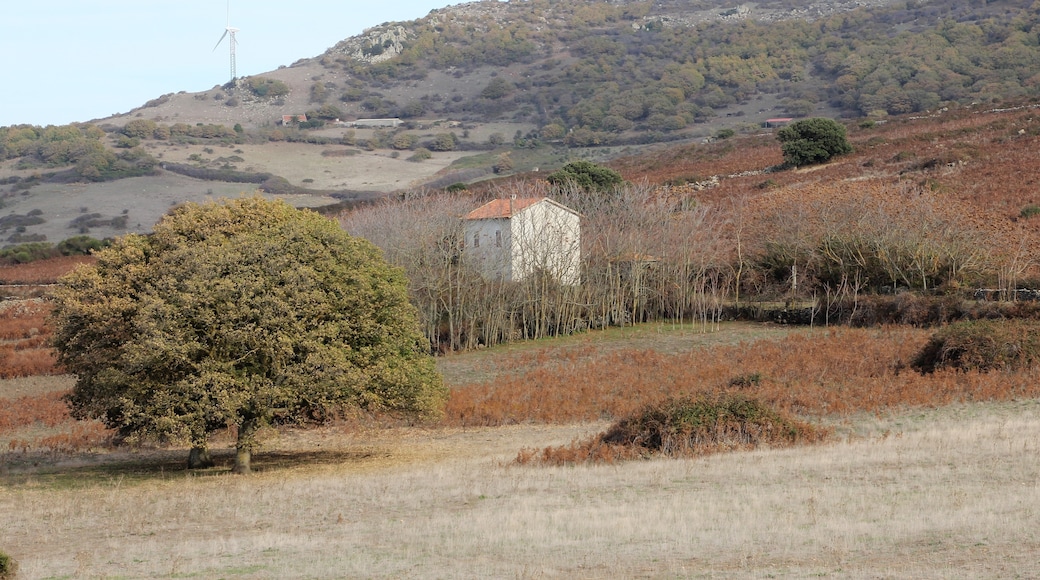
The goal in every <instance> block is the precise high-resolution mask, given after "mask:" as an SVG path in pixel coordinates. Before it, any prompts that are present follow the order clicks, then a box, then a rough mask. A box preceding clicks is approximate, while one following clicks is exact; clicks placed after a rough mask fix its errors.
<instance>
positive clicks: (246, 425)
mask: <svg viewBox="0 0 1040 580" xmlns="http://www.w3.org/2000/svg"><path fill="white" fill-rule="evenodd" d="M259 428H260V422H259V421H258V420H257V419H255V418H252V417H249V418H245V419H242V423H241V424H240V425H239V426H238V441H237V442H236V444H235V466H234V467H233V468H231V473H240V474H247V473H251V472H252V467H251V465H250V462H251V461H252V459H253V447H254V446H255V445H256V442H255V440H254V437H255V436H256V431H257V429H259Z"/></svg>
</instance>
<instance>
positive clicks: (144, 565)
mask: <svg viewBox="0 0 1040 580" xmlns="http://www.w3.org/2000/svg"><path fill="white" fill-rule="evenodd" d="M707 330H708V329H704V328H701V327H698V326H685V327H677V326H673V325H660V324H655V325H642V326H638V327H634V328H627V329H612V330H610V331H606V332H595V333H590V334H587V335H582V336H575V337H569V338H562V339H552V340H546V341H538V342H535V343H527V344H515V345H510V346H507V347H503V348H500V349H491V350H484V351H474V352H470V353H463V354H456V355H452V356H448V357H443V358H441V359H439V361H438V364H439V366H440V368H441V370H442V372H443V373H444V374H445V376H446V379H447V381H448V383H449V384H450V385H451V386H452V399H451V401H450V402H449V408H448V411H447V416H446V417H445V419H444V420H443V421H442V422H441V423H439V424H434V425H426V426H404V425H393V424H389V425H388V424H385V423H378V422H373V421H351V422H346V423H340V424H336V425H330V426H326V427H322V428H320V429H316V430H273V429H272V430H269V431H268V433H267V435H266V436H265V438H264V446H263V449H262V450H261V452H260V453H259V454H258V455H257V456H256V458H255V460H254V468H255V469H256V470H257V473H256V474H255V475H254V476H249V477H239V476H232V475H230V473H229V471H228V470H229V464H230V461H231V459H232V457H231V452H230V450H229V447H230V444H231V441H232V439H231V438H230V437H229V436H228V435H220V436H218V437H217V438H216V440H215V441H214V442H213V447H214V449H215V450H216V459H217V463H218V466H217V467H215V468H213V469H210V470H205V471H198V472H188V471H186V470H185V469H184V467H183V462H184V458H185V450H184V449H180V448H161V449H154V448H149V449H138V450H136V451H135V450H124V449H119V448H111V447H109V446H108V445H107V444H106V443H105V442H104V438H105V437H104V431H103V430H101V429H100V426H99V425H95V424H85V425H84V424H79V423H77V422H74V421H71V420H70V419H68V417H67V416H64V417H63V416H60V415H61V405H60V399H59V398H58V397H59V396H60V393H62V392H63V391H65V390H67V389H68V388H69V387H70V386H71V378H70V377H67V376H61V375H55V376H50V377H47V376H33V377H26V378H17V379H6V380H2V381H0V400H2V401H3V403H4V404H3V410H4V413H0V448H2V453H0V513H3V514H4V518H5V519H4V525H3V526H0V550H2V551H4V552H6V553H8V554H9V555H11V556H12V557H14V558H15V559H16V560H18V561H19V563H20V565H21V577H24V578H72V577H84V578H86V577H90V578H94V577H98V578H156V577H171V578H177V577H197V578H232V577H234V578H633V577H636V578H700V577H703V578H713V577H718V578H728V577H792V578H801V577H808V576H813V577H815V576H827V577H842V578H951V577H965V578H966V577H972V578H976V577H983V578H986V577H988V578H1008V577H1031V576H1034V574H1035V571H1034V570H1035V553H1036V550H1037V549H1038V548H1040V535H1038V533H1037V532H1036V530H1037V529H1040V527H1038V524H1040V510H1037V506H1038V505H1040V462H1038V461H1037V459H1038V454H1040V443H1038V442H1040V402H1038V400H1037V397H1038V395H1040V393H1038V392H1037V388H1038V387H1036V386H1034V385H1036V384H1037V381H1036V380H1035V378H1036V377H1035V376H1034V374H1032V373H1031V372H1025V373H1021V374H1013V373H991V374H978V373H975V374H972V373H961V374H958V375H953V374H948V375H943V374H941V373H937V375H934V376H931V377H925V376H921V375H917V374H916V373H912V372H909V371H905V370H904V369H905V358H906V356H908V353H910V352H913V351H914V350H915V349H916V347H917V346H918V345H919V344H921V343H923V341H924V340H925V339H926V337H927V335H928V333H927V331H922V330H916V329H907V328H888V329H871V330H838V331H831V330H827V329H805V328H801V329H792V328H787V327H780V326H774V325H750V324H737V323H734V324H729V323H727V324H723V325H721V327H719V328H718V329H717V330H714V331H712V332H706V331H707ZM741 369H742V370H743V372H751V371H753V372H757V373H760V374H761V377H762V379H761V381H760V383H759V384H758V385H757V387H756V388H757V389H758V394H759V396H761V397H762V398H764V399H766V400H770V401H772V402H773V403H775V404H777V405H778V406H781V407H784V408H787V409H789V410H793V411H796V412H798V413H799V414H800V415H801V416H803V417H807V418H810V420H813V421H815V422H817V423H819V424H821V425H822V426H825V427H829V428H830V429H832V430H833V436H832V437H830V439H829V440H828V441H827V442H826V443H824V444H822V445H814V446H803V447H793V448H786V449H759V450H754V451H749V452H740V453H728V454H718V455H711V456H706V457H700V458H696V459H650V460H640V461H630V462H620V463H613V464H581V465H570V466H564V467H546V466H531V465H523V466H521V465H518V464H517V463H516V459H517V457H518V454H519V453H520V451H522V450H529V449H539V448H543V447H546V446H558V445H566V444H568V443H569V442H572V441H575V440H580V439H583V438H587V437H589V436H591V435H594V434H596V433H598V432H601V431H603V430H604V429H605V428H606V427H607V426H608V424H609V423H608V422H607V421H606V420H605V419H606V418H608V417H612V416H617V415H618V414H622V413H624V412H627V410H628V409H630V408H631V406H632V404H633V401H635V402H636V403H638V402H639V401H644V402H652V401H654V400H657V399H658V398H660V397H662V396H667V395H669V394H674V393H676V392H679V391H690V392H694V391H697V390H699V389H711V388H717V387H718V386H719V383H720V382H725V381H726V380H727V379H728V378H729V377H733V376H734V374H735V373H737V372H739V371H740V370H741ZM54 372H58V369H55V371H54ZM552 377H557V378H556V379H553V378H552ZM524 385H526V389H524ZM566 393H571V394H572V397H571V398H568V397H567V396H566ZM474 401H480V404H479V408H480V409H481V410H482V411H481V412H482V413H483V415H479V416H478V415H474V414H473V412H472V409H473V406H472V405H473V402H474ZM518 401H521V402H518ZM507 403H508V404H507ZM467 409H469V411H467ZM502 409H509V414H508V415H505V414H502ZM34 412H35V413H36V415H33V414H32V413H34ZM475 417H479V421H475V420H474V418H475Z"/></svg>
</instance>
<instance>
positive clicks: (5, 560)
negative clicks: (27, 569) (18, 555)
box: [0, 552, 18, 580]
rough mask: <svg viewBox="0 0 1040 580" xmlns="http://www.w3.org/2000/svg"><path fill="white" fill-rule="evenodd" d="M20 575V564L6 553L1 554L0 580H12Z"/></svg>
mask: <svg viewBox="0 0 1040 580" xmlns="http://www.w3.org/2000/svg"><path fill="white" fill-rule="evenodd" d="M17 573H18V562H15V560H14V558H12V557H10V556H8V555H7V554H5V553H4V552H0V580H10V579H12V578H14V577H15V574H17Z"/></svg>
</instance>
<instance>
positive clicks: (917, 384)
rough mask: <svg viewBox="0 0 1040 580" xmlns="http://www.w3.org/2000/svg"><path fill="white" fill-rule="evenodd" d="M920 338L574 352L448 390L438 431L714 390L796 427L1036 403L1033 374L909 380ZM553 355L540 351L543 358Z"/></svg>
mask: <svg viewBox="0 0 1040 580" xmlns="http://www.w3.org/2000/svg"><path fill="white" fill-rule="evenodd" d="M928 336H929V333H928V332H927V331H924V330H918V329H910V328H886V329H883V330H877V329H867V330H864V329H842V330H823V331H817V332H815V333H813V334H807V335H795V336H791V337H788V338H786V339H783V340H780V341H775V342H772V341H769V342H756V343H754V344H748V345H741V346H731V347H715V348H711V349H705V350H701V351H695V352H691V353H688V354H681V355H665V354H660V353H656V352H652V351H620V352H611V353H606V354H597V353H596V352H594V351H592V350H589V351H585V352H575V354H574V356H573V357H571V358H567V359H563V360H560V361H559V362H558V363H556V364H552V363H547V364H546V365H544V366H543V367H541V368H538V369H536V370H533V371H529V372H524V373H519V374H513V375H503V376H501V377H500V378H498V379H495V380H493V381H491V382H488V383H485V384H476V385H467V386H462V387H458V388H456V389H453V391H452V393H451V398H450V400H449V402H448V407H447V418H446V419H445V422H446V423H448V424H449V425H460V426H468V425H503V424H511V423H523V422H547V423H567V422H575V421H594V420H601V419H617V418H620V417H625V416H630V415H632V414H634V413H636V412H638V411H639V410H641V409H643V408H644V407H646V406H649V405H654V404H659V403H661V402H663V401H666V400H669V399H672V398H675V397H689V396H695V395H697V394H701V393H710V392H715V391H717V390H719V389H739V390H741V391H742V392H745V393H747V394H748V395H751V396H754V397H756V398H758V399H760V400H762V401H765V402H767V403H769V404H771V405H773V406H775V407H776V408H778V409H781V410H783V411H786V412H791V413H794V414H797V415H799V416H803V417H825V416H826V417H843V416H848V415H851V414H854V413H859V412H870V413H875V412H880V411H884V410H890V409H900V408H905V407H918V406H937V405H945V404H950V403H953V402H957V401H982V400H1002V399H1009V398H1014V397H1035V396H1040V382H1038V381H1037V374H1038V372H1037V370H1028V371H1023V372H1009V373H977V372H968V373H956V372H938V373H934V374H929V375H922V374H919V373H917V372H915V371H912V370H910V369H909V364H910V362H911V361H912V360H913V358H914V357H915V356H916V354H917V353H918V352H919V351H920V349H921V348H922V347H923V346H924V344H925V342H926V341H927V340H928ZM551 353H552V351H551V350H546V351H544V354H545V356H547V357H550V356H552V355H551ZM513 364H517V365H519V364H520V362H519V361H515V360H514V361H513Z"/></svg>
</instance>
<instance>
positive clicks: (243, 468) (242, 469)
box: [231, 446, 253, 474]
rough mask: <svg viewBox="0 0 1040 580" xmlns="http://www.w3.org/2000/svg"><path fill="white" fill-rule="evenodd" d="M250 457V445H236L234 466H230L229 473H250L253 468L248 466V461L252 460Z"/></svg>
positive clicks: (251, 456) (251, 455) (251, 453)
mask: <svg viewBox="0 0 1040 580" xmlns="http://www.w3.org/2000/svg"><path fill="white" fill-rule="evenodd" d="M252 458H253V450H252V448H251V447H249V446H245V447H241V446H240V447H237V448H236V449H235V466H234V467H232V468H231V473H239V474H248V473H252V472H253V469H252V467H250V461H251V460H252Z"/></svg>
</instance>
